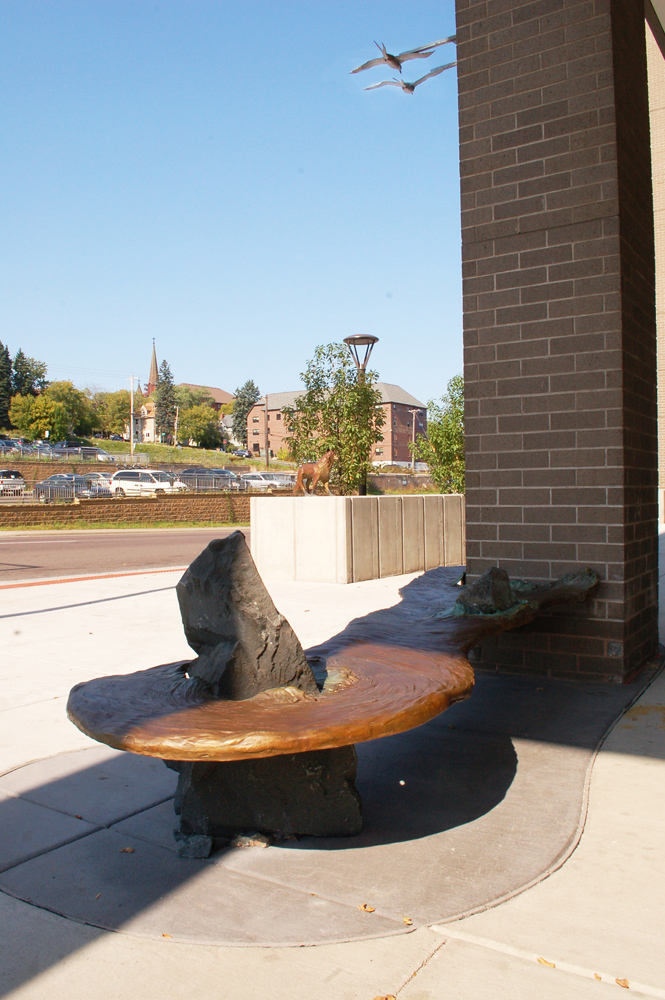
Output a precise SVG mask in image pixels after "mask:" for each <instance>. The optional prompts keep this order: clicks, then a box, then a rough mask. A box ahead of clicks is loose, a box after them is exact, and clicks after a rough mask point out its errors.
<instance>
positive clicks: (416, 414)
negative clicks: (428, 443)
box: [409, 410, 420, 473]
mask: <svg viewBox="0 0 665 1000" xmlns="http://www.w3.org/2000/svg"><path fill="white" fill-rule="evenodd" d="M409 413H410V414H411V416H412V418H413V429H412V431H411V440H412V442H413V449H412V451H411V472H413V473H415V471H416V417H419V416H420V410H409Z"/></svg>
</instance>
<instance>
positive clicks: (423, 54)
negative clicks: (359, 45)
mask: <svg viewBox="0 0 665 1000" xmlns="http://www.w3.org/2000/svg"><path fill="white" fill-rule="evenodd" d="M456 38H457V36H456V35H450V37H449V38H440V39H439V40H438V41H437V42H432V43H431V45H420V46H419V47H418V48H417V49H408V50H407V51H406V52H400V54H399V55H397V56H394V55H392V54H391V53H390V52H388V51H386V47H385V45H383V44H381V45H379V43H378V42H374V44H375V45H376V47H377V49H378V50H379V52H380V53H381V55H380V56H378V57H377V58H376V59H370V60H369V62H366V63H363V64H362V66H356V68H355V69H352V70H351V72H352V73H360V72H361V71H362V70H364V69H372V67H373V66H382V65H383V64H387V65H388V66H390V67H391V68H392V69H396V70H397V72H398V73H401V72H402V63H405V62H407V60H409V59H429V57H430V56H431V55H432V52H433V51H434V49H436V48H438V46H439V45H446V44H447V43H448V42H454V41H456Z"/></svg>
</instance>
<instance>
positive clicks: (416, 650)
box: [67, 531, 598, 857]
mask: <svg viewBox="0 0 665 1000" xmlns="http://www.w3.org/2000/svg"><path fill="white" fill-rule="evenodd" d="M597 584H598V576H597V575H596V574H595V573H593V572H592V571H590V570H587V571H585V572H582V573H578V574H574V575H571V576H570V577H565V578H564V579H563V580H561V581H558V582H557V583H554V584H550V585H546V586H541V587H537V586H533V585H530V584H527V583H525V582H524V581H519V582H517V583H515V582H514V583H513V584H511V582H510V580H509V579H508V576H507V574H506V573H505V571H504V570H501V569H499V568H493V569H491V570H490V571H488V573H487V574H485V576H484V577H482V578H481V579H480V580H478V581H476V583H474V584H473V585H471V586H469V587H466V588H463V589H462V590H461V592H460V596H459V598H458V600H457V602H456V603H455V605H454V607H452V608H451V607H439V608H438V609H437V608H436V606H434V610H433V606H432V604H431V602H430V604H429V605H428V606H426V607H422V606H417V605H416V606H415V607H414V606H412V605H409V606H406V602H402V604H400V605H396V606H395V607H394V608H390V609H386V610H385V611H383V612H378V613H376V614H375V615H374V616H369V618H368V619H364V620H363V619H359V620H357V621H355V622H352V623H350V625H349V626H348V627H347V628H346V629H345V630H344V631H343V632H342V633H340V634H339V635H338V636H334V637H333V638H331V639H330V640H329V641H328V642H326V643H323V644H322V645H321V646H319V647H317V648H316V650H314V651H310V658H309V662H308V659H307V657H306V656H305V653H304V651H303V649H302V647H301V645H300V643H299V642H298V639H297V637H296V635H295V633H294V632H293V630H292V628H291V626H290V625H289V623H288V622H287V621H286V619H285V618H284V617H283V616H282V615H281V614H280V613H279V612H278V611H277V609H276V608H275V606H274V604H273V602H272V600H271V598H270V595H269V594H268V592H267V590H266V589H265V586H264V584H263V581H262V580H261V578H260V576H259V574H258V572H257V570H256V567H255V565H254V562H253V560H252V557H251V555H250V553H249V550H248V548H247V545H246V543H245V539H244V536H243V534H242V533H241V532H239V531H236V532H234V533H233V534H232V535H230V536H229V537H228V538H225V539H218V540H216V541H213V542H211V543H210V545H208V547H207V548H206V549H205V550H204V551H203V552H202V553H201V555H200V556H198V558H197V559H195V560H194V562H193V563H192V564H191V566H190V567H189V569H188V570H187V571H186V572H185V574H184V576H183V577H182V579H181V581H180V583H179V584H178V587H177V593H178V600H179V602H180V609H181V615H182V620H183V625H184V629H185V635H186V637H187V641H188V642H189V644H190V646H192V648H193V649H194V651H195V652H196V653H197V656H196V658H195V659H193V660H191V661H184V662H183V661H180V662H177V663H170V664H165V665H163V666H159V667H153V668H151V669H148V670H142V671H139V672H137V673H134V674H127V675H121V676H116V677H104V678H98V679H97V680H92V681H88V682H86V683H83V684H78V685H76V687H74V688H73V689H72V692H71V694H70V698H69V703H68V709H67V710H68V714H69V717H70V719H71V720H72V721H73V722H74V723H75V724H76V725H77V726H78V727H79V728H80V729H82V730H83V732H85V733H87V734H88V735H89V736H91V737H92V738H93V739H97V740H99V741H100V742H103V743H107V744H109V745H110V746H113V747H117V748H118V749H122V750H129V751H132V752H134V753H141V754H147V755H148V756H153V757H161V758H162V759H163V760H164V761H165V763H166V764H167V765H168V766H170V767H173V768H174V769H175V770H177V771H178V772H179V778H178V788H177V793H176V798H175V808H176V812H177V813H178V814H179V816H180V829H179V831H178V832H177V834H176V836H177V838H178V839H179V841H180V853H181V854H183V855H185V856H190V857H205V856H207V855H208V854H209V853H210V851H211V850H212V847H213V845H214V841H215V840H216V839H218V838H229V837H232V836H234V835H235V834H237V833H245V832H247V831H250V830H251V831H260V832H262V833H266V834H271V835H278V836H279V835H281V836H284V835H294V834H295V835H303V834H310V835H314V836H350V835H353V834H356V833H358V832H360V829H361V828H362V816H361V802H360V796H359V794H358V792H357V790H356V788H355V785H354V779H355V774H356V766H357V758H356V752H355V748H354V746H353V744H354V743H357V742H361V741H364V740H371V739H376V738H378V737H381V736H385V735H390V734H393V733H398V732H403V731H405V730H407V729H411V728H413V727H414V726H418V725H420V724H421V723H423V722H426V721H428V720H429V719H431V718H433V717H434V716H435V715H438V714H439V713H440V712H442V711H444V710H445V709H446V708H447V707H448V706H449V705H451V704H453V703H454V702H456V701H460V700H461V699H463V698H466V697H468V696H469V695H470V693H471V690H472V688H473V670H472V668H471V665H470V663H469V661H468V659H467V657H466V653H467V652H468V651H469V650H470V649H471V648H472V647H473V646H475V645H477V643H478V642H479V640H480V639H481V638H482V637H483V636H484V635H487V634H490V633H493V632H499V631H502V630H503V629H506V628H514V627H516V626H518V625H522V624H525V623H526V622H528V621H531V620H532V619H533V618H534V617H535V615H536V614H537V613H538V611H539V610H540V609H541V608H542V607H544V606H547V605H549V604H554V603H559V602H562V601H583V600H585V599H586V598H587V597H588V596H589V594H590V593H592V592H593V590H594V589H595V587H596V586H597Z"/></svg>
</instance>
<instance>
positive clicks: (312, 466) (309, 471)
mask: <svg viewBox="0 0 665 1000" xmlns="http://www.w3.org/2000/svg"><path fill="white" fill-rule="evenodd" d="M336 457H337V456H336V455H335V452H334V451H333V450H332V448H330V449H329V450H328V451H327V452H326V453H325V455H323V457H322V458H320V459H319V461H318V462H306V463H305V464H304V465H301V466H300V468H299V469H298V475H297V477H296V486H295V490H294V493H303V494H305V495H311V494H313V493H315V492H316V487H317V485H318V484H319V483H322V484H323V488H324V489H325V491H326V493H327V494H328V496H330V495H331V493H330V487H329V486H328V483H329V481H330V470H331V469H332V466H333V462H334V461H335V459H336ZM310 483H311V484H312V488H311V490H310V488H309V484H310Z"/></svg>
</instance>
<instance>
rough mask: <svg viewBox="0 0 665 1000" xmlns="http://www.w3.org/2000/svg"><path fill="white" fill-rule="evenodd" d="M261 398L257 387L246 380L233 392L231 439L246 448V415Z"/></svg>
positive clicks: (250, 380)
mask: <svg viewBox="0 0 665 1000" xmlns="http://www.w3.org/2000/svg"><path fill="white" fill-rule="evenodd" d="M260 398H261V393H260V392H259V387H258V386H257V385H256V383H255V382H253V381H252V379H248V380H247V381H246V382H245V383H244V384H243V385H241V386H240V387H239V388H238V389H236V391H235V399H234V401H233V437H234V438H235V440H236V441H240V443H241V444H243V445H244V446H245V448H246V447H247V415H248V413H249V411H250V410H251V408H252V407H253V406H254V404H255V403H257V402H258V401H259V399H260Z"/></svg>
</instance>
